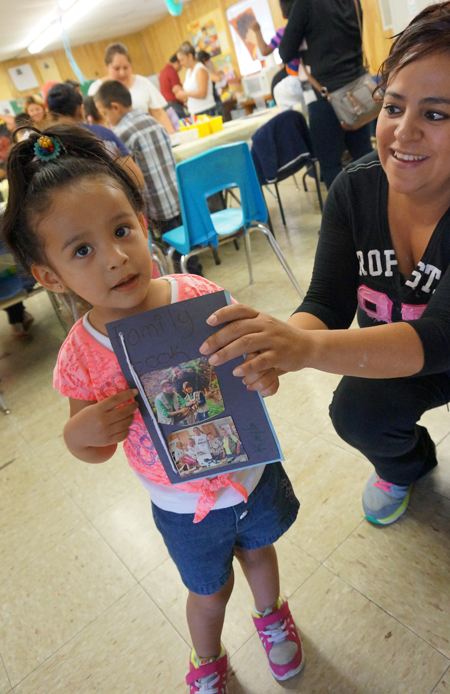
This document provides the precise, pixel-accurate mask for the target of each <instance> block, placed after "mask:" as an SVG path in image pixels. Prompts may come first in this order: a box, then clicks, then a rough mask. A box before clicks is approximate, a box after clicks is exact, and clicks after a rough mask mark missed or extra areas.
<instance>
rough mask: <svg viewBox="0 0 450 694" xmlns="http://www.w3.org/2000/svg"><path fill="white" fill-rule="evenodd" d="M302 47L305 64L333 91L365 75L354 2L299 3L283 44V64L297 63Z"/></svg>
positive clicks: (306, 0)
mask: <svg viewBox="0 0 450 694" xmlns="http://www.w3.org/2000/svg"><path fill="white" fill-rule="evenodd" d="M358 4H359V0H358ZM359 7H361V6H360V5H359ZM361 19H362V12H361ZM303 40H306V45H307V48H306V49H304V47H302V43H303ZM299 47H300V49H301V50H300V53H301V56H302V60H303V63H304V64H305V65H308V66H309V67H310V68H311V74H312V76H313V77H315V79H316V80H317V81H318V82H320V84H322V85H323V86H324V87H327V89H328V91H329V92H332V91H334V90H335V89H339V88H340V87H343V86H344V85H345V84H347V83H348V82H351V81H352V80H354V79H356V78H357V77H360V76H361V75H362V74H364V66H363V56H362V49H361V35H360V33H359V25H358V18H357V15H356V9H355V3H354V0H296V2H295V3H294V5H293V7H292V10H291V12H290V14H289V21H288V24H287V27H286V30H285V32H284V36H283V38H282V39H281V43H280V45H279V51H280V56H281V59H282V61H283V62H284V63H289V62H290V61H291V60H293V59H294V58H295V57H296V55H297V52H298V50H299Z"/></svg>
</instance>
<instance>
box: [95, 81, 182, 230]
mask: <svg viewBox="0 0 450 694" xmlns="http://www.w3.org/2000/svg"><path fill="white" fill-rule="evenodd" d="M94 100H95V103H96V105H97V108H98V110H99V111H100V113H101V114H102V115H103V116H104V117H105V118H106V119H107V120H108V122H109V123H111V125H112V126H113V128H114V131H115V133H116V134H117V135H118V136H119V137H120V139H121V140H122V142H123V143H124V144H125V145H126V147H128V149H129V150H130V152H132V153H133V156H134V157H135V159H136V163H137V164H138V165H139V167H140V169H141V170H142V172H143V174H144V179H145V184H146V189H145V190H144V199H145V203H146V211H147V219H148V220H149V223H150V226H151V227H152V230H153V232H154V233H155V235H156V236H162V234H165V233H166V232H167V231H170V230H171V229H175V228H176V227H179V226H180V225H181V224H182V220H181V215H180V200H179V197H178V187H177V179H176V174H175V160H174V158H173V154H172V148H171V146H170V142H169V138H168V135H167V133H166V132H165V130H164V128H163V127H162V126H161V124H160V123H158V121H156V120H155V119H154V118H152V117H151V116H149V115H148V114H147V113H144V112H143V111H141V110H140V109H138V108H133V106H132V99H131V94H130V92H129V91H128V89H127V88H126V87H125V85H124V84H122V83H121V82H118V81H117V80H109V81H108V82H104V83H103V84H102V85H101V87H100V88H99V90H98V92H97V93H96V95H95V97H94Z"/></svg>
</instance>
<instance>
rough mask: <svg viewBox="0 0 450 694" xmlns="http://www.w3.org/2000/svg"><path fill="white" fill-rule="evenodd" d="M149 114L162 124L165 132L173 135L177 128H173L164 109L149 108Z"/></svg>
mask: <svg viewBox="0 0 450 694" xmlns="http://www.w3.org/2000/svg"><path fill="white" fill-rule="evenodd" d="M148 112H149V114H150V115H151V116H153V118H155V119H156V120H157V121H158V123H161V125H162V126H163V128H164V130H166V131H167V133H168V134H169V135H173V133H174V132H175V128H174V127H173V125H172V121H171V120H170V118H169V116H168V115H167V113H166V111H165V110H164V109H163V108H149V110H148Z"/></svg>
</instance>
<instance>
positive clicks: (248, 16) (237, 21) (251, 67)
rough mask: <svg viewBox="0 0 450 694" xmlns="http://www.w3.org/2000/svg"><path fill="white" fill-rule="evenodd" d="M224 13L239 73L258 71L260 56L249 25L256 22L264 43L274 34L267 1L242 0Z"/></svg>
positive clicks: (248, 73) (245, 73) (246, 73)
mask: <svg viewBox="0 0 450 694" xmlns="http://www.w3.org/2000/svg"><path fill="white" fill-rule="evenodd" d="M226 13H227V20H228V24H229V25H230V32H231V37H232V39H233V43H234V49H235V51H236V56H237V59H238V63H239V70H240V72H241V75H250V74H252V73H254V72H258V71H259V70H260V69H261V61H260V57H261V56H260V53H259V50H258V46H257V42H256V35H255V32H254V31H253V29H252V28H251V26H252V24H253V23H254V22H255V21H256V22H258V24H259V25H260V27H261V33H262V35H263V38H264V40H265V42H266V43H269V42H270V39H271V38H272V37H273V36H274V35H275V27H274V24H273V19H272V13H271V12H270V7H269V3H268V1H267V0H242V1H241V2H237V3H236V4H235V5H232V6H231V7H229V8H228V9H227V11H226Z"/></svg>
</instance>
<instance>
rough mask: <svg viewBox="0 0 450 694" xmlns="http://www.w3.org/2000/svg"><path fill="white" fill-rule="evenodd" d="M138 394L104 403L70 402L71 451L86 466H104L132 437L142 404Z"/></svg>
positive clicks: (67, 434)
mask: <svg viewBox="0 0 450 694" xmlns="http://www.w3.org/2000/svg"><path fill="white" fill-rule="evenodd" d="M137 394H138V391H137V390H125V391H123V392H121V393H117V395H112V396H111V397H109V398H106V399H105V400H102V401H101V402H93V401H87V400H74V399H73V398H70V399H69V401H70V419H69V421H68V422H67V424H66V426H65V427H64V440H65V442H66V446H67V448H68V449H69V451H70V452H71V453H72V455H74V456H75V457H76V458H79V460H84V462H85V463H104V462H105V461H106V460H109V459H110V458H111V457H112V456H113V455H114V453H115V451H116V448H117V444H118V443H119V442H120V441H124V440H125V439H126V438H127V436H128V433H129V430H130V426H131V423H132V422H133V418H134V411H135V409H136V408H137V406H138V404H137V402H136V400H132V402H129V403H128V404H125V403H126V402H127V401H128V400H130V399H132V398H134V396H135V395H137Z"/></svg>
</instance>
